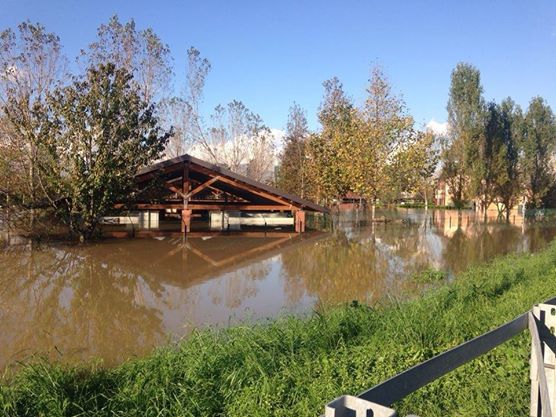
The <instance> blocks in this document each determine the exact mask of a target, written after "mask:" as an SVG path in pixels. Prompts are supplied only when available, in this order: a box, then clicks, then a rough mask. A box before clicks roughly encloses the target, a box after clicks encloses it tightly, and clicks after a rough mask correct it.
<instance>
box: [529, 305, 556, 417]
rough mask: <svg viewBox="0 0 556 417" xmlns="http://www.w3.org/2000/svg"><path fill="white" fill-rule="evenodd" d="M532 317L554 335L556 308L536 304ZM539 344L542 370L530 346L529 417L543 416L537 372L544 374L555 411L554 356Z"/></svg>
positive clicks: (555, 370) (545, 346)
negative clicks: (542, 364)
mask: <svg viewBox="0 0 556 417" xmlns="http://www.w3.org/2000/svg"><path fill="white" fill-rule="evenodd" d="M533 315H534V316H535V317H536V318H537V319H538V320H539V321H540V322H541V323H543V324H544V325H545V326H546V327H547V328H548V329H550V332H551V333H552V334H554V332H555V329H556V306H554V305H551V304H537V305H536V306H534V307H533ZM541 342H542V343H541V351H542V355H543V361H542V362H543V363H544V369H539V367H538V366H537V363H539V362H540V361H538V358H537V357H536V353H535V348H534V346H533V345H532V346H531V413H530V415H531V417H541V416H543V415H544V413H542V411H541V410H542V408H541V405H540V402H541V401H540V400H541V399H540V398H539V372H544V374H545V375H546V383H547V388H548V396H549V398H550V408H551V410H556V355H555V354H554V352H553V351H552V349H550V348H549V347H548V346H547V345H546V343H545V342H544V341H542V339H541Z"/></svg>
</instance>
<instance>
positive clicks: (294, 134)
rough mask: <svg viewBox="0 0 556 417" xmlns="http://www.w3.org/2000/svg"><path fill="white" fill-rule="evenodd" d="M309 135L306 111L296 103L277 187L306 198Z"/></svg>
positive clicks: (287, 131) (290, 118) (288, 130)
mask: <svg viewBox="0 0 556 417" xmlns="http://www.w3.org/2000/svg"><path fill="white" fill-rule="evenodd" d="M308 135H309V128H308V126H307V116H306V114H305V111H304V110H303V109H302V108H301V107H300V106H299V105H298V104H296V103H294V104H293V106H292V107H291V108H290V114H289V115H288V128H287V130H286V137H285V138H284V150H283V151H282V155H280V166H279V168H278V178H277V185H278V188H280V189H281V190H283V191H285V192H287V193H292V194H296V195H299V196H301V198H304V197H305V190H306V188H307V150H306V148H305V147H306V143H305V142H306V140H307V137H308Z"/></svg>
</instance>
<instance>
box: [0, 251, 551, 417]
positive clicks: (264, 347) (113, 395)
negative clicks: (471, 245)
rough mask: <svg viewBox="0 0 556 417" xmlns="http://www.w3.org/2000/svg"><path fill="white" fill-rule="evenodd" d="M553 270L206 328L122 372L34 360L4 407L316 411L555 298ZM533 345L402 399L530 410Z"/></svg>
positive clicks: (434, 406)
mask: <svg viewBox="0 0 556 417" xmlns="http://www.w3.org/2000/svg"><path fill="white" fill-rule="evenodd" d="M555 277H556V245H552V246H551V247H549V248H548V249H546V250H545V251H543V252H540V253H538V254H534V255H530V254H525V255H523V254H522V255H511V256H508V257H504V258H500V259H498V260H495V261H493V262H492V263H490V264H486V265H483V266H479V267H475V268H473V269H471V270H470V271H468V272H466V273H464V274H462V275H461V276H459V277H458V278H457V279H456V280H455V281H453V282H451V283H446V284H443V285H441V286H439V287H437V288H435V289H434V290H431V291H427V292H425V293H423V294H422V295H421V296H420V297H418V298H415V299H413V300H410V301H406V302H395V301H392V302H388V303H385V304H383V305H377V306H375V307H373V308H371V307H368V306H365V305H362V304H359V303H354V304H352V305H351V306H342V307H335V308H330V309H326V310H324V311H316V312H315V313H314V314H311V315H310V316H308V317H306V318H294V317H283V318H281V319H278V320H276V321H272V322H268V323H263V324H259V325H244V326H235V327H232V328H229V329H226V330H221V331H216V330H212V331H211V330H207V331H199V332H195V333H194V334H193V335H191V336H190V337H189V338H188V339H187V340H185V341H182V342H180V343H177V344H174V345H170V346H167V347H164V348H161V349H159V350H157V351H156V352H154V353H153V354H152V355H150V356H148V357H146V358H144V359H133V360H130V361H129V362H126V363H124V364H122V365H121V366H119V367H116V368H114V369H100V368H98V367H96V366H93V367H78V368H65V367H61V366H58V365H56V364H44V363H38V364H35V365H27V366H24V367H23V369H22V370H21V372H20V373H19V374H17V375H16V376H15V377H13V378H12V379H11V380H9V381H5V382H4V383H3V384H2V385H1V386H0V409H1V410H2V412H3V413H4V415H6V416H37V415H39V416H40V415H44V416H46V415H48V416H74V415H95V416H109V415H110V416H112V415H122V416H132V415H133V416H136V415H141V416H245V415H250V416H315V415H319V414H320V413H322V411H323V407H324V404H326V403H327V402H328V401H330V400H332V399H333V398H335V397H337V396H339V395H342V394H357V393H359V392H361V391H362V390H364V389H366V388H369V387H371V386H372V385H374V384H376V383H378V382H381V381H384V380H385V379H387V378H389V377H391V376H392V375H394V374H396V373H398V372H400V371H403V370H405V369H407V368H408V367H410V366H413V365H415V364H417V363H420V362H422V361H424V360H426V359H429V358H431V357H432V356H434V355H436V354H438V353H440V352H443V351H445V350H446V349H449V348H451V347H454V346H456V345H457V344H459V343H462V342H463V341H465V340H469V339H470V338H472V337H474V336H477V335H479V334H481V333H483V332H485V331H488V330H490V329H493V328H495V327H496V326H498V325H500V324H502V323H504V322H506V321H508V320H511V319H513V318H514V317H516V316H517V315H519V314H521V313H522V312H524V311H527V310H528V309H530V308H531V306H532V305H533V304H534V303H537V302H540V301H544V300H546V299H548V298H551V297H552V296H553V295H554V294H555V293H556V280H555V279H554V278H555ZM529 351H530V339H529V336H528V335H527V334H526V333H524V334H523V335H520V336H518V337H516V338H514V339H512V340H511V341H510V342H507V343H506V344H504V345H502V346H500V347H498V348H496V349H495V350H493V351H491V352H489V353H487V354H486V355H483V356H481V357H480V358H478V359H476V360H474V361H472V362H470V363H468V364H466V365H465V366H463V367H461V368H459V369H458V370H456V371H454V372H452V373H450V374H448V375H446V376H444V377H443V378H440V379H439V380H437V381H435V382H433V383H431V384H429V385H428V386H426V387H424V388H422V389H420V390H419V391H417V392H415V393H414V394H412V395H410V396H408V397H407V398H406V399H404V400H403V401H401V402H400V403H398V404H395V405H394V407H395V408H396V410H398V412H399V414H400V415H407V414H410V413H415V414H417V415H422V416H446V415H461V416H467V415H469V416H505V417H512V416H523V415H527V413H528V408H529V380H528V378H529V360H528V359H529Z"/></svg>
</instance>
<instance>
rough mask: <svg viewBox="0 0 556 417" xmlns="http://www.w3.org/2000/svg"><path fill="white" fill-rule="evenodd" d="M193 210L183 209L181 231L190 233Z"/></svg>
mask: <svg viewBox="0 0 556 417" xmlns="http://www.w3.org/2000/svg"><path fill="white" fill-rule="evenodd" d="M192 212H193V210H190V209H183V210H182V211H181V232H182V233H189V232H190V231H191V213H192Z"/></svg>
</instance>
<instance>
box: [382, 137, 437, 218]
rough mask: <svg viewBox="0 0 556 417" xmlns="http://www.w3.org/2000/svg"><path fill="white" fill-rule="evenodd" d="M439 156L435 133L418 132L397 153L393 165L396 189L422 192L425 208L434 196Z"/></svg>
mask: <svg viewBox="0 0 556 417" xmlns="http://www.w3.org/2000/svg"><path fill="white" fill-rule="evenodd" d="M438 157H439V155H438V150H437V148H436V146H435V136H434V134H433V133H432V132H417V133H416V134H414V135H413V136H412V138H411V140H410V141H409V143H408V144H406V146H405V147H404V148H403V149H402V150H401V151H400V152H398V153H397V154H396V157H395V158H394V163H393V165H392V175H393V178H394V179H395V180H396V182H397V183H398V185H397V187H396V189H397V190H399V191H405V192H410V193H418V194H420V195H421V197H422V198H423V200H424V202H425V209H427V208H428V201H429V197H430V196H432V189H433V187H434V181H433V179H434V172H435V171H436V167H437V164H438Z"/></svg>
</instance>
